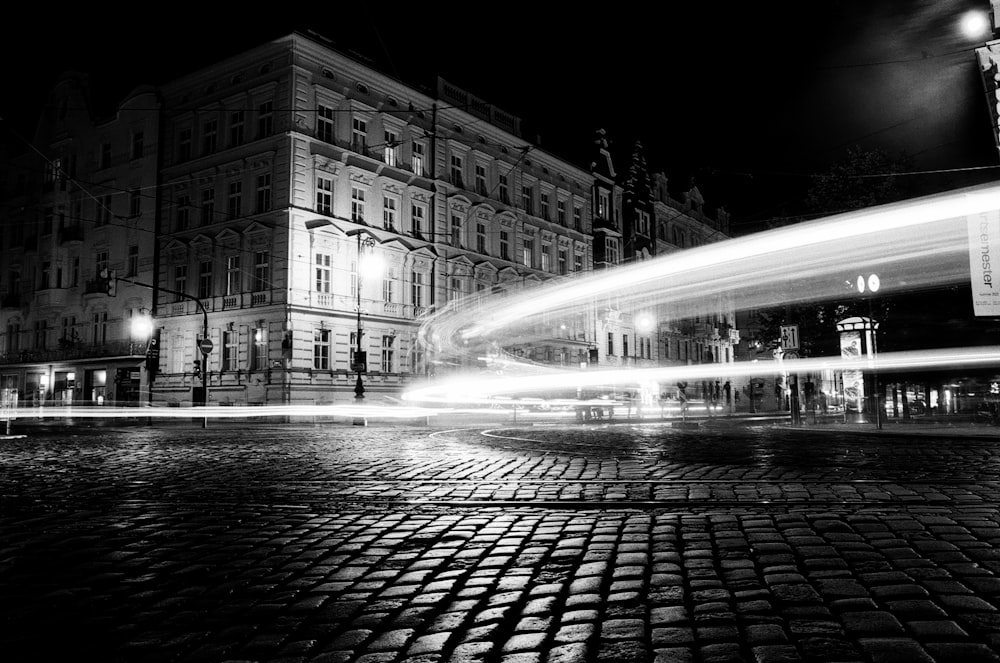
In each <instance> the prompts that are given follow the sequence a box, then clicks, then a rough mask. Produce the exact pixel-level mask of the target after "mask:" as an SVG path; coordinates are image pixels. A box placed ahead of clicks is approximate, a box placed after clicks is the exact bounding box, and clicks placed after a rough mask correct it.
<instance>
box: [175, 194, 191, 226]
mask: <svg viewBox="0 0 1000 663" xmlns="http://www.w3.org/2000/svg"><path fill="white" fill-rule="evenodd" d="M190 223H191V198H190V197H189V196H186V195H181V196H177V217H176V226H177V230H187V229H188V225H189V224H190Z"/></svg>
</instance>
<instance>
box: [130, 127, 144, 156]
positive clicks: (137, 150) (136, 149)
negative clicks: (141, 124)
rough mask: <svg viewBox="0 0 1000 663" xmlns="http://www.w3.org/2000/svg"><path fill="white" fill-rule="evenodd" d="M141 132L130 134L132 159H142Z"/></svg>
mask: <svg viewBox="0 0 1000 663" xmlns="http://www.w3.org/2000/svg"><path fill="white" fill-rule="evenodd" d="M142 148H143V145H142V132H141V131H136V132H135V133H134V134H132V158H133V159H141V158H142Z"/></svg>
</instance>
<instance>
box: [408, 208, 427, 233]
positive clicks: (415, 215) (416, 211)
mask: <svg viewBox="0 0 1000 663" xmlns="http://www.w3.org/2000/svg"><path fill="white" fill-rule="evenodd" d="M424 210H425V208H424V206H423V205H418V204H416V203H414V204H412V205H411V206H410V221H411V223H412V224H413V235H414V236H415V237H420V236H422V235H423V234H424Z"/></svg>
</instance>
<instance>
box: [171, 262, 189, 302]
mask: <svg viewBox="0 0 1000 663" xmlns="http://www.w3.org/2000/svg"><path fill="white" fill-rule="evenodd" d="M187 276H188V268H187V265H174V290H175V291H176V292H174V301H175V302H181V301H184V297H183V296H182V293H183V294H186V293H187Z"/></svg>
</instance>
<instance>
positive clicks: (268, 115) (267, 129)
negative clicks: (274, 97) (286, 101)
mask: <svg viewBox="0 0 1000 663" xmlns="http://www.w3.org/2000/svg"><path fill="white" fill-rule="evenodd" d="M273 131H274V102H272V101H265V102H264V103H262V104H260V105H259V106H257V138H264V137H265V136H270V135H271V133H272V132H273Z"/></svg>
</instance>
